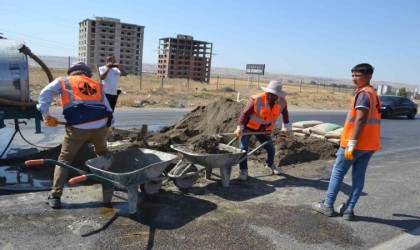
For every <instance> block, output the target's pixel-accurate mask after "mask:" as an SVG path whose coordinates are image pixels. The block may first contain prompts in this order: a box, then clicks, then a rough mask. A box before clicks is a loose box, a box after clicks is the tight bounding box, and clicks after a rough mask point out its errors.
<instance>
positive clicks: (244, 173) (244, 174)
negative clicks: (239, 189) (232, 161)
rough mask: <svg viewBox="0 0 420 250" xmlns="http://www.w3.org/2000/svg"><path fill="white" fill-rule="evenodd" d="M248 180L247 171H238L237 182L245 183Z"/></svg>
mask: <svg viewBox="0 0 420 250" xmlns="http://www.w3.org/2000/svg"><path fill="white" fill-rule="evenodd" d="M246 179H248V169H244V170H240V172H239V176H238V180H240V181H246Z"/></svg>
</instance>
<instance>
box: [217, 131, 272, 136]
mask: <svg viewBox="0 0 420 250" xmlns="http://www.w3.org/2000/svg"><path fill="white" fill-rule="evenodd" d="M217 135H220V136H222V135H235V134H234V133H221V134H217ZM242 135H271V131H266V132H245V133H242Z"/></svg>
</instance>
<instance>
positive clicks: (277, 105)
mask: <svg viewBox="0 0 420 250" xmlns="http://www.w3.org/2000/svg"><path fill="white" fill-rule="evenodd" d="M282 87H283V86H282V84H281V83H280V81H277V80H273V81H270V83H269V84H268V86H267V87H266V88H265V87H261V88H262V90H263V91H264V92H263V93H260V94H258V95H254V96H251V99H250V100H249V102H248V104H247V105H246V107H245V110H244V111H243V112H242V114H241V116H240V118H239V121H238V126H237V129H236V130H235V132H234V134H235V136H236V137H240V138H239V148H240V149H243V150H245V151H248V147H249V141H250V139H251V136H252V135H250V134H246V133H258V132H261V134H256V135H255V136H256V137H257V139H258V141H259V142H260V143H264V142H267V141H268V143H267V144H265V145H264V149H265V150H266V151H267V156H266V158H265V167H266V168H268V169H269V170H270V171H271V173H272V174H279V170H278V169H277V167H276V166H275V165H274V155H275V149H274V145H273V140H272V138H271V135H270V134H271V131H272V130H273V128H274V126H275V125H276V122H277V118H278V117H279V115H280V114H282V117H283V129H282V131H283V133H288V132H287V131H291V129H292V126H291V123H289V112H288V111H287V102H286V98H285V96H286V95H287V93H286V92H284V91H283V90H282ZM239 169H240V172H239V176H238V180H241V181H245V180H246V179H247V178H248V162H247V160H244V161H242V162H240V163H239Z"/></svg>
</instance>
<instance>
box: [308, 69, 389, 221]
mask: <svg viewBox="0 0 420 250" xmlns="http://www.w3.org/2000/svg"><path fill="white" fill-rule="evenodd" d="M351 72H352V80H353V83H354V85H355V87H356V88H357V90H356V94H355V96H354V98H353V100H352V102H351V106H350V111H349V113H348V114H347V118H346V122H345V124H344V129H343V133H342V134H341V138H340V148H339V150H338V152H337V159H336V161H335V163H334V168H333V170H332V173H331V179H330V183H329V185H328V191H327V194H326V197H325V200H324V201H322V202H315V203H313V204H312V208H313V209H314V210H315V211H317V212H319V213H322V214H324V215H326V216H330V217H331V216H334V215H335V211H334V208H333V205H334V202H335V200H336V198H337V194H338V192H339V191H340V187H341V184H342V183H343V179H344V176H345V175H346V173H347V171H348V170H349V168H350V166H353V168H352V188H351V191H350V194H349V198H348V200H347V202H345V203H343V204H341V205H340V206H339V207H338V209H337V210H338V213H339V214H340V215H342V216H343V218H344V219H346V220H354V208H355V206H356V203H357V201H358V199H359V197H360V194H361V193H362V191H363V187H364V184H365V174H366V169H367V167H368V163H369V160H370V158H371V157H372V155H373V154H374V152H375V151H376V150H378V149H380V132H381V131H380V129H381V114H380V108H381V103H380V100H379V98H378V95H377V94H376V92H375V90H374V89H373V87H372V86H371V85H370V80H371V79H372V75H373V67H372V66H371V65H370V64H367V63H362V64H358V65H356V66H354V67H353V68H352V70H351Z"/></svg>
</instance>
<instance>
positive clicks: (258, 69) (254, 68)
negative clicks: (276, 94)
mask: <svg viewBox="0 0 420 250" xmlns="http://www.w3.org/2000/svg"><path fill="white" fill-rule="evenodd" d="M264 70H265V64H247V65H246V71H245V73H246V74H249V75H264Z"/></svg>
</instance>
